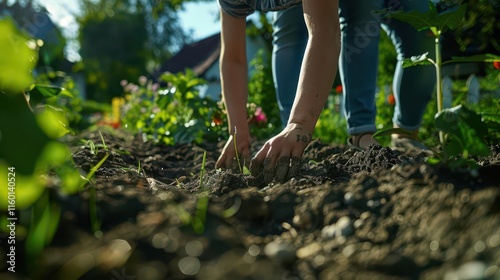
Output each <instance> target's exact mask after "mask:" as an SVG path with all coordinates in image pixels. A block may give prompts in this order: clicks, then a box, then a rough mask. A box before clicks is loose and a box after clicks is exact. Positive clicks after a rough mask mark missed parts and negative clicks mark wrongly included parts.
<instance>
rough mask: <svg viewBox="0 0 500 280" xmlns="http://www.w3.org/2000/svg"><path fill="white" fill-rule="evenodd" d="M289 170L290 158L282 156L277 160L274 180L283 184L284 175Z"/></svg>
mask: <svg viewBox="0 0 500 280" xmlns="http://www.w3.org/2000/svg"><path fill="white" fill-rule="evenodd" d="M289 169H290V157H289V156H284V157H280V158H279V159H278V162H277V163H276V174H275V178H276V180H277V181H279V182H284V181H285V179H286V175H287V173H288V171H289Z"/></svg>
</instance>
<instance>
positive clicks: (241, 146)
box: [215, 134, 250, 171]
mask: <svg viewBox="0 0 500 280" xmlns="http://www.w3.org/2000/svg"><path fill="white" fill-rule="evenodd" d="M236 140H237V141H236V146H237V148H238V156H237V155H236V151H235V149H234V146H235V145H234V137H233V136H232V135H231V136H230V137H229V139H228V140H227V142H226V145H224V148H223V149H222V153H221V155H220V156H219V159H217V163H216V164H215V167H216V168H225V169H231V170H234V171H237V170H239V168H240V167H243V165H246V166H248V164H249V163H250V137H244V136H243V135H242V134H238V136H237V139H236ZM237 159H239V161H240V162H239V163H238V160H237Z"/></svg>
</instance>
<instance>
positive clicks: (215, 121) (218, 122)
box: [212, 118, 222, 125]
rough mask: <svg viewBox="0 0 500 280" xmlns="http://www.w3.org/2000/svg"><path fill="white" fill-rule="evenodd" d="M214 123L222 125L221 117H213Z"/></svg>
mask: <svg viewBox="0 0 500 280" xmlns="http://www.w3.org/2000/svg"><path fill="white" fill-rule="evenodd" d="M212 123H213V124H214V125H222V119H221V118H213V119H212Z"/></svg>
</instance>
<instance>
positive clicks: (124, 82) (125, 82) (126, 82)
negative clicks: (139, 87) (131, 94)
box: [120, 80, 128, 87]
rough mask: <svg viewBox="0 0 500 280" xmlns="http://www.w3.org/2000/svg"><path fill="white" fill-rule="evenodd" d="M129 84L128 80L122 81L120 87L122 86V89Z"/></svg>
mask: <svg viewBox="0 0 500 280" xmlns="http://www.w3.org/2000/svg"><path fill="white" fill-rule="evenodd" d="M127 84H128V81H127V80H121V81H120V85H121V86H122V87H125V86H126V85H127Z"/></svg>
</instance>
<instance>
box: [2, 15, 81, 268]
mask: <svg viewBox="0 0 500 280" xmlns="http://www.w3.org/2000/svg"><path fill="white" fill-rule="evenodd" d="M38 47H39V45H38V44H37V42H36V41H35V40H33V39H31V38H30V37H29V36H27V35H26V34H23V33H21V32H20V31H18V30H17V29H16V27H15V25H14V23H13V22H12V20H10V19H0V49H2V51H1V52H0V61H2V64H1V65H0V141H1V144H0V180H2V181H3V182H8V176H9V175H8V172H7V170H9V171H10V170H15V185H14V186H13V187H12V192H15V208H16V209H14V210H18V211H19V212H18V213H19V216H20V219H19V222H20V224H19V231H20V232H22V230H21V229H23V228H26V229H27V230H26V231H25V232H27V234H26V235H25V236H22V235H19V238H22V237H24V238H25V245H26V246H25V250H26V253H27V258H28V260H27V263H33V261H32V260H33V258H34V257H36V256H37V255H38V254H39V253H40V252H41V250H42V249H43V248H44V247H45V246H46V245H47V244H49V243H50V242H51V240H52V238H53V236H54V233H55V230H56V228H57V226H58V221H59V217H60V214H61V212H60V211H61V210H60V207H59V206H58V205H57V203H55V202H54V201H53V200H52V198H51V197H50V191H51V190H54V189H55V190H56V191H60V192H62V193H65V194H71V193H74V192H76V191H78V190H79V186H80V182H81V180H80V174H79V172H78V170H76V169H75V168H74V164H73V162H72V160H71V153H70V151H69V149H68V148H67V147H66V146H65V145H64V144H62V143H61V142H59V141H58V139H59V138H60V137H62V136H64V135H65V134H66V133H67V132H68V128H67V126H68V121H67V119H66V118H65V116H64V114H63V113H62V111H61V110H60V109H59V108H57V107H55V106H51V105H49V104H47V103H46V100H47V99H48V98H51V97H55V96H58V95H68V96H71V94H70V93H69V92H68V91H66V90H65V89H63V88H60V87H55V86H50V85H40V84H33V81H34V78H33V76H32V74H31V73H32V72H33V67H34V66H35V65H36V62H37V60H38ZM49 173H50V174H54V175H55V176H58V177H59V178H60V179H61V181H62V182H63V183H62V184H61V185H60V186H58V188H52V187H53V184H52V183H51V181H50V180H49V179H48V177H49V176H46V175H47V174H49ZM8 191H11V190H8V189H7V188H0V194H1V196H2V197H7V196H8ZM6 203H7V200H1V201H0V208H2V209H9V210H12V209H11V208H8V205H7V204H6ZM27 269H28V270H29V267H28V268H27Z"/></svg>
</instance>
